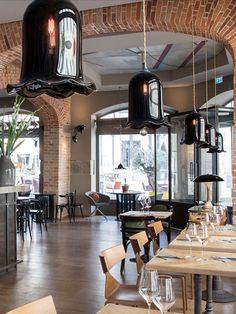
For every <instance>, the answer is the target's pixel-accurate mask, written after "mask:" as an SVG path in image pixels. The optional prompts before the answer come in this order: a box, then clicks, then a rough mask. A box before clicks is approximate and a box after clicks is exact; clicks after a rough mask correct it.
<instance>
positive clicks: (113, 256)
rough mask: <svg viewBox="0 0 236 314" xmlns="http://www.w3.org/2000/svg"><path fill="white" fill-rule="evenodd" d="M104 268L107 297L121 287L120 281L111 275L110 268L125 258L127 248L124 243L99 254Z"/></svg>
mask: <svg viewBox="0 0 236 314" xmlns="http://www.w3.org/2000/svg"><path fill="white" fill-rule="evenodd" d="M99 258H100V262H101V265H102V270H103V272H104V274H105V275H106V283H105V297H106V298H109V296H110V295H111V294H112V293H114V291H115V290H117V289H118V288H119V287H120V283H119V282H118V281H117V280H116V279H115V278H114V277H113V276H112V275H111V273H110V270H111V268H112V267H113V266H115V265H116V264H118V263H119V262H121V261H122V260H123V259H125V250H124V247H123V245H122V244H120V245H116V246H113V247H111V248H108V249H106V250H104V251H101V252H100V254H99Z"/></svg>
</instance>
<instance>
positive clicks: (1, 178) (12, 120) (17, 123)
mask: <svg viewBox="0 0 236 314" xmlns="http://www.w3.org/2000/svg"><path fill="white" fill-rule="evenodd" d="M23 102H24V98H23V97H21V96H16V98H15V100H14V104H13V114H12V115H11V116H10V115H8V117H6V116H5V115H3V116H2V117H1V118H0V186H11V185H15V166H14V164H13V162H12V161H11V155H12V153H13V152H14V151H15V149H16V148H17V147H19V146H20V145H21V144H22V143H23V141H24V140H22V141H20V142H19V141H18V139H19V138H20V137H21V136H22V134H23V133H24V132H25V131H26V130H28V128H29V126H30V125H31V122H32V117H33V116H34V114H35V113H36V112H37V111H38V110H36V111H34V112H32V113H31V114H30V115H27V116H25V118H23V119H22V118H21V117H20V109H21V105H22V104H23Z"/></svg>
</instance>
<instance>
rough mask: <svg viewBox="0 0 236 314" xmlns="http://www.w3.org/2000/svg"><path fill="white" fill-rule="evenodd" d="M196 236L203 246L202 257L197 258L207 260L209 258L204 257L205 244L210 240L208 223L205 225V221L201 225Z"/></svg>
mask: <svg viewBox="0 0 236 314" xmlns="http://www.w3.org/2000/svg"><path fill="white" fill-rule="evenodd" d="M196 238H197V240H198V241H199V243H200V244H201V246H202V249H201V252H202V254H201V257H200V258H198V259H197V261H207V258H205V257H204V244H205V243H207V241H208V230H207V225H204V224H203V223H201V224H200V225H199V227H198V229H197V236H196Z"/></svg>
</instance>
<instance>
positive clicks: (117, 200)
mask: <svg viewBox="0 0 236 314" xmlns="http://www.w3.org/2000/svg"><path fill="white" fill-rule="evenodd" d="M119 214H120V204H119V195H118V194H116V219H117V220H119Z"/></svg>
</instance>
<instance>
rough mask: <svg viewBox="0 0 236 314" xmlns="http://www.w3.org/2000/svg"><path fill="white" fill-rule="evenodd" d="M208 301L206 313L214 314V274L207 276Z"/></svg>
mask: <svg viewBox="0 0 236 314" xmlns="http://www.w3.org/2000/svg"><path fill="white" fill-rule="evenodd" d="M206 294H207V300H206V301H207V302H206V311H205V312H204V314H212V313H213V306H212V303H213V301H212V276H209V275H208V276H207V292H206Z"/></svg>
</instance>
